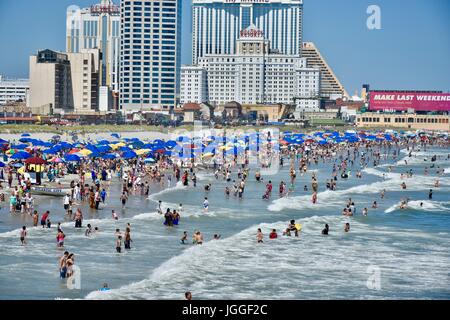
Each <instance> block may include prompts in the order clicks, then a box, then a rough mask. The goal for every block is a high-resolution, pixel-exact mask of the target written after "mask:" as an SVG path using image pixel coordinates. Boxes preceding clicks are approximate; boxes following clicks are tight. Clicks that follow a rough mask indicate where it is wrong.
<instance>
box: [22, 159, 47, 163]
mask: <svg viewBox="0 0 450 320" xmlns="http://www.w3.org/2000/svg"><path fill="white" fill-rule="evenodd" d="M25 163H28V164H46V161H45V160H44V159H42V158H39V157H33V158H28V159H27V160H25Z"/></svg>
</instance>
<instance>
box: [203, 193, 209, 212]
mask: <svg viewBox="0 0 450 320" xmlns="http://www.w3.org/2000/svg"><path fill="white" fill-rule="evenodd" d="M208 208H209V202H208V198H207V197H205V201H203V210H204V211H205V212H206V211H208Z"/></svg>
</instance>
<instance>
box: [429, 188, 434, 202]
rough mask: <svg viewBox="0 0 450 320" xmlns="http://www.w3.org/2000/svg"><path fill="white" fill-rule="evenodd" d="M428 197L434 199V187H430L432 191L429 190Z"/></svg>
mask: <svg viewBox="0 0 450 320" xmlns="http://www.w3.org/2000/svg"><path fill="white" fill-rule="evenodd" d="M428 199H430V200H431V199H433V189H430V191H429V192H428Z"/></svg>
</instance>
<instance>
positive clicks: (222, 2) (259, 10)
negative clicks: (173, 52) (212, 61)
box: [192, 0, 303, 65]
mask: <svg viewBox="0 0 450 320" xmlns="http://www.w3.org/2000/svg"><path fill="white" fill-rule="evenodd" d="M192 5H193V7H192V63H193V64H194V65H195V64H197V63H198V62H199V58H200V57H204V56H206V55H208V54H235V53H236V50H237V48H236V40H237V39H238V38H239V37H240V33H241V31H242V30H245V29H247V28H248V27H249V26H251V25H254V26H256V28H258V29H259V30H261V31H263V34H264V38H265V39H268V40H269V41H270V43H271V47H272V48H273V49H274V50H278V51H279V52H280V53H282V54H287V55H297V56H300V55H301V51H302V24H303V1H302V0H193V1H192Z"/></svg>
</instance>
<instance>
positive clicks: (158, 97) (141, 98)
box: [119, 0, 182, 112]
mask: <svg viewBox="0 0 450 320" xmlns="http://www.w3.org/2000/svg"><path fill="white" fill-rule="evenodd" d="M181 3H182V0H161V1H158V0H122V1H121V2H120V19H121V21H120V23H121V39H120V79H119V80H120V81H119V83H120V106H121V108H122V110H123V111H124V112H130V111H146V110H152V109H153V110H170V109H171V108H173V107H175V105H176V101H177V93H178V91H179V85H178V83H179V73H180V67H181V65H180V62H181V61H180V58H181V56H180V51H181V46H180V44H181V34H180V31H181V27H180V26H181Z"/></svg>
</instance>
